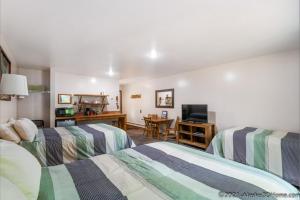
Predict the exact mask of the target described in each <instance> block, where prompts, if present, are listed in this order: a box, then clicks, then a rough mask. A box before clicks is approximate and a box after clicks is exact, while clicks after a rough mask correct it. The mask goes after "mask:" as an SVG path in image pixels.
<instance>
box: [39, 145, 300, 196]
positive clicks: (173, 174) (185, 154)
mask: <svg viewBox="0 0 300 200" xmlns="http://www.w3.org/2000/svg"><path fill="white" fill-rule="evenodd" d="M41 174H42V175H41V182H40V190H39V195H38V199H39V200H79V199H81V200H92V199H103V200H104V199H110V200H115V199H118V200H122V199H134V200H135V199H136V200H139V199H143V200H147V199H149V200H156V199H157V200H158V199H178V200H181V199H182V200H189V199H193V200H196V199H197V200H198V199H286V198H287V196H288V197H289V199H299V192H298V190H297V189H296V188H295V187H293V186H292V185H290V184H289V183H287V182H286V181H284V180H282V179H281V178H279V177H277V176H274V175H272V174H270V173H267V172H265V171H262V170H259V169H256V168H253V167H250V166H247V165H243V164H240V163H237V162H233V161H230V160H227V159H224V158H220V157H216V156H213V155H211V154H208V153H206V152H202V151H199V150H196V149H191V148H188V147H185V146H181V145H177V144H173V143H166V142H158V143H152V144H147V145H141V146H137V147H135V148H132V149H125V150H122V151H118V152H114V153H113V154H111V155H109V154H105V155H100V156H96V157H92V158H89V159H85V160H80V161H76V162H73V163H70V164H64V165H57V166H52V167H46V168H42V173H41Z"/></svg>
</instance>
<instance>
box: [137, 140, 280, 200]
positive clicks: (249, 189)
mask: <svg viewBox="0 0 300 200" xmlns="http://www.w3.org/2000/svg"><path fill="white" fill-rule="evenodd" d="M133 149H134V150H136V151H138V152H139V153H141V154H144V155H145V156H147V157H149V158H151V159H152V160H155V161H158V162H160V163H163V164H164V165H166V166H167V167H169V168H171V169H173V170H174V171H177V172H179V173H181V174H184V175H186V176H188V177H190V178H192V179H194V180H196V181H199V182H201V183H204V184H206V185H208V186H210V187H212V188H216V189H218V190H220V191H223V192H228V193H239V194H243V193H255V192H257V193H263V192H266V191H265V190H263V189H261V188H260V187H257V186H255V185H253V184H251V183H247V182H245V181H241V180H238V179H235V178H233V177H229V176H226V175H223V174H219V173H217V172H214V171H212V170H209V169H206V168H204V167H200V166H198V165H195V164H192V163H189V162H186V161H184V160H182V159H179V158H177V157H174V156H171V155H168V154H166V153H165V152H163V151H160V150H158V149H155V148H152V147H150V146H147V145H141V146H138V147H135V148H133ZM239 198H241V199H253V197H252V198H251V197H249V196H247V195H245V196H241V197H239ZM265 199H275V198H273V197H271V196H270V197H266V198H265Z"/></svg>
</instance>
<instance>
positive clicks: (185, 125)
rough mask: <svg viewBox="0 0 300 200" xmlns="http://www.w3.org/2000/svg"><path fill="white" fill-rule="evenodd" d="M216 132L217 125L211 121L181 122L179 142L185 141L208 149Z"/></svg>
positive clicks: (178, 135) (177, 138)
mask: <svg viewBox="0 0 300 200" xmlns="http://www.w3.org/2000/svg"><path fill="white" fill-rule="evenodd" d="M214 133H215V125H214V124H211V123H190V122H179V123H178V133H177V137H176V140H177V143H183V144H188V145H192V146H195V147H200V148H203V149H206V148H207V147H208V145H209V144H210V141H211V140H212V137H213V136H214Z"/></svg>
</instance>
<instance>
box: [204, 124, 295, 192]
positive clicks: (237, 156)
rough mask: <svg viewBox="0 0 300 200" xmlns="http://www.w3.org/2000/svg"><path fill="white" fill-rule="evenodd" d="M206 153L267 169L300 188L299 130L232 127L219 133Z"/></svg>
mask: <svg viewBox="0 0 300 200" xmlns="http://www.w3.org/2000/svg"><path fill="white" fill-rule="evenodd" d="M207 152H208V153H211V154H214V155H216V156H220V157H223V158H226V159H229V160H234V161H236V162H239V163H243V164H247V165H250V166H253V167H256V168H259V169H262V170H265V171H268V172H270V173H273V174H275V175H277V176H279V177H282V178H283V179H284V180H286V181H288V182H289V183H291V184H293V185H296V186H298V187H300V133H292V132H286V131H273V130H267V129H260V128H254V127H235V128H231V129H226V130H223V131H221V132H220V133H218V134H217V135H216V136H215V137H214V138H213V140H212V142H211V144H210V146H209V147H208V149H207Z"/></svg>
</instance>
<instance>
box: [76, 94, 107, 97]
mask: <svg viewBox="0 0 300 200" xmlns="http://www.w3.org/2000/svg"><path fill="white" fill-rule="evenodd" d="M73 96H83V97H108V96H109V95H100V94H74V95H73Z"/></svg>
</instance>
